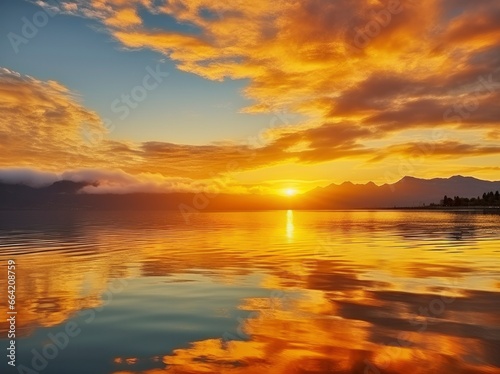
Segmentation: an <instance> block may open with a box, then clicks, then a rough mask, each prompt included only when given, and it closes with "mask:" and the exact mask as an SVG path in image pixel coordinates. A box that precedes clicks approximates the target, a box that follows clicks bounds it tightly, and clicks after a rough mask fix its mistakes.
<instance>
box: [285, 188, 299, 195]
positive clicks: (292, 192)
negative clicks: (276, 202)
mask: <svg viewBox="0 0 500 374" xmlns="http://www.w3.org/2000/svg"><path fill="white" fill-rule="evenodd" d="M284 193H285V195H286V196H294V195H296V194H297V190H296V189H294V188H287V189H285V190H284Z"/></svg>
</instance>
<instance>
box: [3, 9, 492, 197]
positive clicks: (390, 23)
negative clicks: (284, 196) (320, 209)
mask: <svg viewBox="0 0 500 374" xmlns="http://www.w3.org/2000/svg"><path fill="white" fill-rule="evenodd" d="M0 51H1V53H0V113H1V116H0V144H1V145H0V150H1V152H0V180H13V178H14V179H15V178H21V179H22V180H30V181H31V182H30V183H34V184H43V183H49V181H51V180H58V179H64V178H65V179H68V178H69V179H73V180H91V181H92V180H99V182H100V184H99V186H96V187H94V189H95V192H99V191H101V192H102V191H108V192H113V191H115V192H131V191H134V192H136V191H154V192H162V191H180V190H182V191H184V190H196V189H199V188H210V189H214V190H225V191H231V192H252V193H280V191H285V190H287V189H288V190H290V189H296V190H297V191H306V190H308V189H312V188H314V187H316V186H325V185H328V184H330V183H342V182H344V181H352V182H355V183H367V182H369V181H373V182H375V183H377V184H383V183H393V182H396V181H397V180H399V179H401V178H403V177H404V176H406V175H411V176H415V177H421V178H432V177H449V176H452V175H457V174H461V175H470V176H475V177H478V178H481V179H487V180H499V179H500V178H499V176H500V167H499V163H498V160H499V155H500V144H499V141H500V130H499V124H500V105H499V104H498V103H499V102H500V100H499V99H500V3H499V2H498V1H497V0H481V1H477V2H472V1H466V0H419V1H416V0H385V1H378V0H330V1H327V0H300V1H298V0H276V1H268V0H255V1H252V2H248V1H243V0H235V1H231V2H222V1H209V0H182V1H180V0H169V1H167V0H73V1H69V0H68V1H66V0H50V1H41V0H39V1H24V0H23V1H19V0H3V1H2V2H1V3H0Z"/></svg>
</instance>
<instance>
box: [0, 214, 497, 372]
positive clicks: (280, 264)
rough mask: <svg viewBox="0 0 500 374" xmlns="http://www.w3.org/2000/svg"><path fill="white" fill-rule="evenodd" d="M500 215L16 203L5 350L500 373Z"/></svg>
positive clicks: (35, 364)
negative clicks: (12, 299)
mask: <svg viewBox="0 0 500 374" xmlns="http://www.w3.org/2000/svg"><path fill="white" fill-rule="evenodd" d="M499 227H500V216H498V215H480V214H464V213H440V212H403V211H394V212H393V211H379V212H376V211H375V212H302V211H279V212H251V213H248V212H245V213H202V214H197V215H193V216H191V220H190V223H189V224H187V223H186V222H185V221H184V219H183V217H182V216H181V215H180V214H177V213H165V212H140V213H139V212H138V213H129V212H112V213H103V212H99V213H97V212H95V213H81V212H74V213H71V212H69V213H68V212H51V213H43V212H10V213H9V212H1V213H0V281H1V284H0V286H1V289H2V292H3V294H2V297H1V298H0V301H1V304H0V315H1V316H2V318H1V322H0V332H1V334H0V336H1V337H2V338H4V337H5V335H6V331H7V329H8V326H7V323H6V322H5V319H6V318H4V316H6V315H7V314H6V313H7V304H6V303H5V298H4V295H6V291H5V290H6V288H7V287H6V272H7V268H6V265H7V260H10V259H13V260H15V261H16V263H17V310H18V315H17V359H16V363H17V365H18V367H17V369H15V370H12V368H10V367H9V366H7V365H6V361H7V358H6V357H5V354H4V353H2V355H1V356H2V357H3V358H2V359H0V360H1V362H0V372H1V373H4V372H5V373H10V372H12V373H17V372H18V369H20V365H23V367H25V368H27V369H29V370H32V371H27V369H26V371H24V372H26V373H31V374H33V373H55V374H59V373H60V374H73V373H75V374H79V373H82V374H100V373H102V374H111V373H113V374H133V373H144V374H160V373H190V374H191V373H235V374H249V373H252V374H253V373H255V374H261V373H279V374H281V373H283V374H285V373H286V374H289V373H291V374H293V373H363V374H367V373H373V374H377V373H444V374H447V373H464V374H465V373H467V374H472V373H500V228H499ZM68 334H69V335H68ZM70 335H71V336H70ZM55 342H57V344H58V345H59V346H57V345H56V344H54V343H55ZM7 346H8V345H7V342H6V340H5V339H3V340H0V347H1V348H2V351H3V352H6V351H7V350H6V347H7ZM23 370H24V368H23ZM20 372H23V371H20Z"/></svg>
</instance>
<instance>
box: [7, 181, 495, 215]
mask: <svg viewBox="0 0 500 374" xmlns="http://www.w3.org/2000/svg"><path fill="white" fill-rule="evenodd" d="M98 183H99V182H96V181H89V182H85V181H78V182H75V181H68V180H59V181H56V182H53V183H51V184H49V185H47V186H42V187H34V186H33V184H31V185H28V183H15V184H14V183H9V182H7V181H3V182H0V209H71V210H87V209H89V210H99V209H112V210H115V209H123V210H127V209H132V210H138V209H165V210H179V209H180V210H184V211H190V212H194V211H203V210H207V211H208V210H266V209H365V208H392V207H419V206H423V205H428V204H431V203H439V201H440V200H441V199H442V198H443V196H444V195H448V196H451V197H453V196H461V197H477V196H480V195H482V194H483V193H484V192H489V191H497V190H500V181H495V182H492V181H485V180H480V179H476V178H473V177H463V176H454V177H451V178H447V179H445V178H435V179H419V178H413V177H404V178H403V179H401V180H400V181H398V182H396V183H393V184H384V185H381V186H377V185H376V184H374V183H372V182H370V183H367V184H353V183H351V182H345V183H342V184H340V185H337V184H331V185H329V186H326V187H323V188H315V189H313V190H311V191H308V192H306V193H304V194H302V195H297V196H293V197H285V196H278V195H236V194H227V193H221V194H213V193H212V194H205V193H193V192H174V193H130V194H89V193H84V192H82V191H85V190H88V188H87V189H86V187H89V186H96V185H97V184H98Z"/></svg>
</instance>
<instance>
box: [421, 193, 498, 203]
mask: <svg viewBox="0 0 500 374" xmlns="http://www.w3.org/2000/svg"><path fill="white" fill-rule="evenodd" d="M431 205H434V206H436V205H437V204H431ZM439 205H440V206H500V193H499V192H498V191H496V192H493V191H491V192H485V193H483V196H478V197H472V198H468V197H460V196H455V197H448V196H447V195H445V196H444V198H443V200H441V201H440V202H439Z"/></svg>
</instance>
